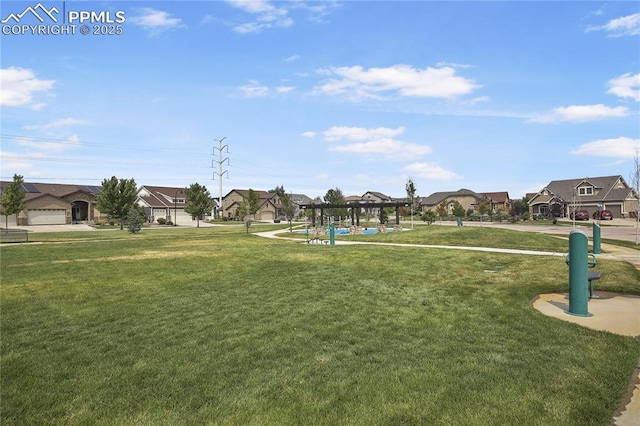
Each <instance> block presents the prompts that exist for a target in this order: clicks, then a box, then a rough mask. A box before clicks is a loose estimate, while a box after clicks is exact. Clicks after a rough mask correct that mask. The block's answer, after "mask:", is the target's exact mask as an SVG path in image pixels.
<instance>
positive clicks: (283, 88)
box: [276, 86, 296, 93]
mask: <svg viewBox="0 0 640 426" xmlns="http://www.w3.org/2000/svg"><path fill="white" fill-rule="evenodd" d="M295 89H296V88H295V87H294V86H279V87H276V92H278V93H289V92H292V91H294V90H295Z"/></svg>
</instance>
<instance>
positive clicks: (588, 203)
mask: <svg viewBox="0 0 640 426" xmlns="http://www.w3.org/2000/svg"><path fill="white" fill-rule="evenodd" d="M637 209H638V194H636V192H635V191H634V190H633V188H631V187H630V186H629V185H628V184H627V183H626V182H625V180H624V179H623V178H622V176H620V175H617V176H603V177H595V178H578V179H566V180H554V181H551V182H549V184H548V185H547V186H545V187H544V188H542V189H541V190H540V191H538V192H537V193H536V194H534V195H533V196H532V197H531V198H530V200H529V210H530V212H531V214H532V215H545V216H546V215H551V214H553V215H555V216H559V217H568V216H570V214H571V212H573V211H576V210H587V211H588V212H589V215H593V213H594V212H596V211H598V210H611V212H612V213H613V217H628V216H630V215H631V214H635V212H636V211H637Z"/></svg>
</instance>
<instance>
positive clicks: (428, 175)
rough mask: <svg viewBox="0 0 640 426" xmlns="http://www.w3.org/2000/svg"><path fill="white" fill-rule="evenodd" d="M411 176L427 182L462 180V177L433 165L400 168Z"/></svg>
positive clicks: (424, 164)
mask: <svg viewBox="0 0 640 426" xmlns="http://www.w3.org/2000/svg"><path fill="white" fill-rule="evenodd" d="M402 170H403V171H406V172H409V173H411V175H412V176H415V177H419V178H421V179H427V180H438V181H444V182H446V181H452V180H459V179H462V176H460V175H458V174H456V173H454V172H452V171H450V170H446V169H444V168H442V167H440V166H439V165H437V164H435V163H412V164H409V165H407V166H405V167H403V168H402Z"/></svg>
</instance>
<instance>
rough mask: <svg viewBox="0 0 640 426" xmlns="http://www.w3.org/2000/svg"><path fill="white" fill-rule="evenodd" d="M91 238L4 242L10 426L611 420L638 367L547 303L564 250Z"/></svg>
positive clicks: (614, 268)
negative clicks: (548, 309) (529, 252)
mask: <svg viewBox="0 0 640 426" xmlns="http://www.w3.org/2000/svg"><path fill="white" fill-rule="evenodd" d="M442 228H444V227H442ZM262 229H265V230H266V229H272V227H264V228H263V227H255V228H254V227H252V229H251V230H250V231H251V232H253V231H256V230H262ZM445 230H450V231H451V232H457V231H456V228H446V229H445ZM87 234H88V235H85V236H77V235H73V236H71V234H56V235H53V234H46V235H45V234H42V235H41V237H40V238H41V240H42V241H44V240H47V241H55V242H52V243H48V244H33V245H15V246H14V245H12V246H3V247H2V252H1V259H0V262H1V263H0V265H1V267H2V277H1V278H2V287H1V288H0V300H1V302H2V303H1V306H0V308H1V312H0V319H1V322H0V332H1V341H0V349H1V354H2V363H1V367H0V368H1V371H0V396H1V404H0V422H1V423H2V424H16V423H18V424H65V425H66V424H96V423H97V424H185V425H191V424H202V423H212V424H238V425H239V424H242V425H245V424H261V425H264V424H277V425H281V424H305V425H306V424H318V425H320V424H321V425H326V424H335V425H344V424H358V425H371V424H446V425H469V424H487V425H494V424H509V425H512V424H539V425H548V424H554V425H575V424H580V425H589V424H594V425H606V424H608V423H609V421H610V420H611V417H612V415H613V412H614V410H615V408H616V407H617V405H618V403H619V402H620V400H621V398H622V396H623V394H624V392H625V390H626V387H627V385H628V382H629V380H630V378H631V375H632V372H633V369H634V366H635V365H636V362H637V359H638V356H640V339H639V338H629V337H623V336H617V335H613V334H609V333H605V332H598V331H594V330H589V329H586V328H583V327H580V326H577V325H574V324H571V323H568V322H564V321H561V320H557V319H554V318H549V317H546V316H544V315H542V314H540V313H539V312H537V311H536V310H535V309H533V308H532V307H531V304H530V300H531V298H532V297H534V296H535V295H536V294H539V293H542V292H550V291H557V290H566V289H567V287H568V283H567V280H568V278H567V275H568V268H567V266H566V264H565V262H564V259H563V258H561V257H539V256H523V255H500V254H491V253H477V252H462V251H448V250H439V249H424V248H419V249H417V248H410V247H385V246H324V245H323V246H318V245H316V246H313V245H306V244H299V243H296V242H291V241H280V240H272V239H266V238H260V237H256V236H254V235H247V234H246V230H245V229H244V228H242V227H219V228H201V229H171V230H143V232H142V233H140V234H138V235H130V234H127V233H126V232H120V231H96V232H90V233H87ZM97 235H99V238H100V240H99V241H95V240H94V237H95V236H97ZM499 235H501V234H494V236H495V238H494V240H499V239H500V238H501V237H499ZM518 235H520V236H521V238H522V239H524V238H525V235H526V236H527V237H526V238H528V237H529V236H532V237H534V236H535V237H536V238H538V237H544V238H546V239H548V240H549V241H548V242H542V240H540V241H538V240H536V241H537V243H536V244H548V245H549V247H552V246H554V244H555V242H554V240H556V239H555V238H554V237H549V236H538V235H535V234H523V233H520V232H519V233H518ZM485 237H486V236H485ZM69 238H73V239H74V240H70V239H69ZM441 238H443V239H444V238H446V237H445V236H441ZM451 238H452V243H455V242H456V241H457V242H458V243H463V242H464V240H466V239H467V237H466V236H464V235H462V234H458V235H457V238H455V237H451ZM562 243H563V244H565V245H566V244H567V243H566V241H564V242H562ZM505 244H506V243H505ZM529 248H531V247H529ZM545 250H546V249H545ZM565 250H566V249H565ZM598 270H600V271H602V272H603V279H601V280H600V281H599V282H598V289H600V290H610V291H620V292H627V293H634V294H640V285H639V284H638V282H639V279H640V274H639V273H638V272H637V271H636V270H635V269H633V268H632V267H631V266H630V265H628V264H622V263H618V262H614V261H607V260H601V261H599V263H598Z"/></svg>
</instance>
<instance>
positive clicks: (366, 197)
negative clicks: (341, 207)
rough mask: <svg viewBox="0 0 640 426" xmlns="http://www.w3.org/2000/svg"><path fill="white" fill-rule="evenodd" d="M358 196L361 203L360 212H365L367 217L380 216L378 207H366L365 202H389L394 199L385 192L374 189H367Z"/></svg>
mask: <svg viewBox="0 0 640 426" xmlns="http://www.w3.org/2000/svg"><path fill="white" fill-rule="evenodd" d="M360 198H361V200H360V202H361V203H362V204H363V207H362V212H363V213H364V214H366V216H367V217H380V209H379V208H377V207H375V208H374V207H367V203H390V202H393V201H396V200H394V199H393V198H392V197H390V196H388V195H387V194H383V193H382V192H376V191H367V192H365V193H364V194H362V197H360Z"/></svg>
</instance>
